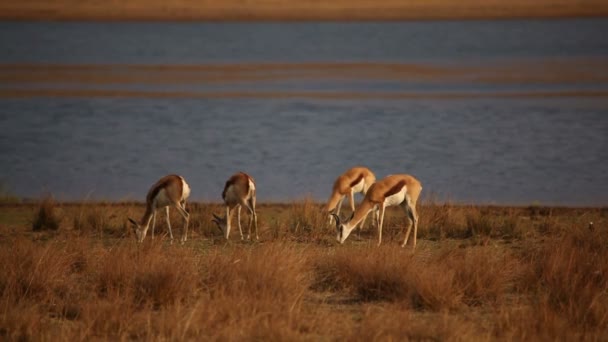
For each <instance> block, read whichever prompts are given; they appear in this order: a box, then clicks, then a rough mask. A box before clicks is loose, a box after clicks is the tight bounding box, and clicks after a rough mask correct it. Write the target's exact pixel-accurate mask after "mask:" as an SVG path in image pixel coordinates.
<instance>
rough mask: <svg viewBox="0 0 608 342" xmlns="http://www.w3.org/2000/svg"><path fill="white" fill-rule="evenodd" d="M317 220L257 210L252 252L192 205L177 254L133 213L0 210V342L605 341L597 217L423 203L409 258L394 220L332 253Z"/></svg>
mask: <svg viewBox="0 0 608 342" xmlns="http://www.w3.org/2000/svg"><path fill="white" fill-rule="evenodd" d="M320 208H321V206H320V205H319V204H318V203H315V202H314V201H312V200H311V199H305V200H302V201H298V202H294V203H291V204H261V205H259V210H258V213H259V223H260V229H261V234H260V238H261V241H260V242H241V241H240V240H238V237H237V235H238V234H236V235H233V236H232V240H231V241H230V242H228V243H227V242H225V241H224V240H223V239H222V238H221V237H220V233H219V232H218V231H217V229H216V228H215V227H214V225H213V224H212V223H211V221H210V219H211V213H212V212H216V213H217V212H220V211H221V207H220V206H219V205H217V204H208V203H195V204H193V205H191V206H190V208H189V209H190V212H191V215H192V216H191V230H190V231H191V232H192V234H191V239H190V240H189V241H188V242H187V243H186V244H185V245H184V246H181V245H170V244H169V243H168V240H167V239H166V238H163V237H162V236H161V237H160V238H157V239H155V240H151V239H146V241H144V243H143V244H141V245H138V244H137V243H136V242H135V239H134V237H133V233H132V232H131V231H130V230H129V226H128V225H127V223H126V221H127V220H126V219H127V217H128V216H138V215H141V213H142V212H143V206H142V205H141V204H137V203H121V204H116V203H77V204H65V203H55V202H53V201H51V200H50V199H47V200H45V201H41V203H39V204H6V203H5V204H2V206H0V244H1V245H2V248H1V249H0V338H1V339H3V340H91V339H108V340H124V339H138V340H139V339H142V340H167V339H169V340H201V339H204V340H349V341H368V340H407V339H416V340H419V339H425V340H467V341H470V340H590V341H593V340H606V339H608V263H607V262H606V260H608V229H607V228H608V227H607V226H606V223H607V217H608V210H606V209H594V208H590V209H582V208H581V209H573V208H544V207H529V208H523V207H521V208H506V207H479V206H457V205H451V204H434V203H431V202H427V203H424V204H423V205H422V206H421V208H420V209H419V212H420V216H421V224H420V227H421V231H419V244H418V247H417V249H416V251H414V252H412V250H411V249H409V248H405V249H403V248H400V247H399V244H398V240H399V239H401V238H402V234H403V232H402V231H401V229H400V225H401V224H402V222H403V216H402V214H401V212H400V211H399V210H391V211H390V212H389V213H388V214H387V215H388V217H387V218H386V220H385V224H386V226H385V236H386V239H385V240H384V242H383V245H382V246H380V247H376V246H375V242H376V238H377V235H376V234H377V233H376V230H375V229H369V228H365V229H363V230H362V231H361V232H360V237H358V236H357V232H355V233H353V235H352V236H351V237H350V238H349V240H347V242H346V243H345V244H344V245H342V246H340V245H336V243H335V234H334V231H333V230H332V228H331V227H327V226H326V223H327V219H326V217H324V215H322V214H321V211H320ZM345 211H348V210H345ZM174 219H177V216H175V217H174ZM158 221H159V222H162V221H163V220H158ZM590 221H593V222H594V223H595V224H594V226H593V229H589V227H588V223H589V222H590ZM36 227H39V228H36ZM40 227H45V228H40ZM159 230H160V232H161V233H163V232H166V227H165V226H164V225H160V226H159V227H158V229H157V231H159Z"/></svg>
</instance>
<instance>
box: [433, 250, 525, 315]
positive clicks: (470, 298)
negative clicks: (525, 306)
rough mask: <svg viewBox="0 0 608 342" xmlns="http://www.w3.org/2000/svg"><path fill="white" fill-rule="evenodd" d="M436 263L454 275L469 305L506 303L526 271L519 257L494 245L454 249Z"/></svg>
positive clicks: (440, 257)
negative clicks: (506, 299)
mask: <svg viewBox="0 0 608 342" xmlns="http://www.w3.org/2000/svg"><path fill="white" fill-rule="evenodd" d="M434 263H437V264H442V265H443V268H444V269H445V270H452V271H453V272H454V286H455V287H456V288H458V289H460V290H461V291H462V302H463V303H464V304H466V305H469V306H476V305H487V304H492V305H494V304H497V303H500V302H502V301H504V300H505V298H506V297H507V296H508V295H509V294H510V293H512V292H513V285H514V282H515V280H516V279H518V277H519V275H520V274H521V272H522V270H521V266H520V260H519V259H518V258H517V257H516V256H515V255H513V254H512V253H511V252H509V251H508V250H505V249H498V248H495V247H491V246H485V247H473V248H464V249H463V248H458V249H450V250H448V251H447V252H445V253H443V254H442V255H440V256H439V257H438V258H437V259H436V260H434Z"/></svg>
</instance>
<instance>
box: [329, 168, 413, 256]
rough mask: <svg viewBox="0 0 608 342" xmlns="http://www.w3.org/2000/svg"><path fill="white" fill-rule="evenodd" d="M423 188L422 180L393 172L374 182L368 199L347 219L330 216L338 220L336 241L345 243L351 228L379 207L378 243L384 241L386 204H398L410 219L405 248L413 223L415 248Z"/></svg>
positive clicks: (366, 196) (367, 196) (334, 214)
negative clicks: (419, 200) (383, 228)
mask: <svg viewBox="0 0 608 342" xmlns="http://www.w3.org/2000/svg"><path fill="white" fill-rule="evenodd" d="M421 191H422V185H421V184H420V182H419V181H418V180H417V179H416V178H414V177H413V176H410V175H404V174H401V175H390V176H387V177H386V178H383V179H382V180H379V181H377V182H375V183H374V184H373V185H372V186H371V187H370V188H369V190H368V191H367V193H366V194H365V198H364V199H363V201H362V202H361V204H360V205H359V206H358V207H357V209H356V210H355V212H354V213H353V214H352V215H351V216H350V218H349V219H348V220H346V221H342V220H340V217H339V216H338V215H336V213H332V214H331V215H332V216H333V217H334V219H335V220H336V229H337V230H338V235H337V237H336V238H337V240H338V241H339V242H340V243H344V241H345V240H346V238H348V235H349V234H350V233H351V232H352V230H353V229H354V228H355V227H356V226H357V225H358V224H359V222H361V221H362V220H364V219H365V217H366V216H367V215H368V214H369V212H370V211H371V210H374V209H376V208H378V209H379V211H380V212H379V222H378V246H380V244H381V243H382V223H383V221H384V212H385V209H386V207H389V206H393V205H399V206H401V207H402V208H403V210H404V211H405V213H406V215H407V218H408V225H407V229H406V232H405V239H404V240H403V244H402V245H401V246H402V247H404V246H405V245H406V244H407V241H408V237H409V235H410V232H411V230H412V225H413V226H414V239H413V241H414V242H413V248H416V234H417V232H418V213H417V212H416V202H417V201H418V197H419V196H420V192H421Z"/></svg>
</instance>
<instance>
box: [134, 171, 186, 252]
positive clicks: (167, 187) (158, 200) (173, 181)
mask: <svg viewBox="0 0 608 342" xmlns="http://www.w3.org/2000/svg"><path fill="white" fill-rule="evenodd" d="M188 196H190V187H189V186H188V183H186V180H185V179H184V177H182V176H178V175H168V176H165V177H163V178H161V179H159V180H158V182H156V183H155V184H154V185H152V187H151V188H150V190H149V191H148V194H147V195H146V212H145V213H144V216H143V217H142V218H141V221H140V222H137V221H135V220H134V219H132V218H129V221H131V223H132V224H133V226H134V227H135V234H136V235H137V241H139V242H143V241H144V239H145V238H146V233H147V232H148V227H149V226H150V221H152V238H154V226H155V225H156V211H157V210H159V209H162V208H165V212H166V216H167V227H169V236H170V237H171V243H173V232H172V231H171V221H170V219H169V207H171V206H173V207H175V208H176V209H177V212H178V213H180V215H182V217H183V218H184V230H183V234H182V238H181V240H180V241H181V243H184V242H186V239H187V238H188V222H189V220H190V214H188V212H187V211H186V200H187V199H188Z"/></svg>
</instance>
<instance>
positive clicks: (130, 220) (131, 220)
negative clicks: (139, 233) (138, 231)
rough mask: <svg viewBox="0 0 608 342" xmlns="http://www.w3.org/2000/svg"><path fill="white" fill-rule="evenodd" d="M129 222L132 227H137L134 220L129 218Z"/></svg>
mask: <svg viewBox="0 0 608 342" xmlns="http://www.w3.org/2000/svg"><path fill="white" fill-rule="evenodd" d="M129 222H131V223H133V225H134V226H137V222H135V220H134V219H132V218H130V217H129Z"/></svg>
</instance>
